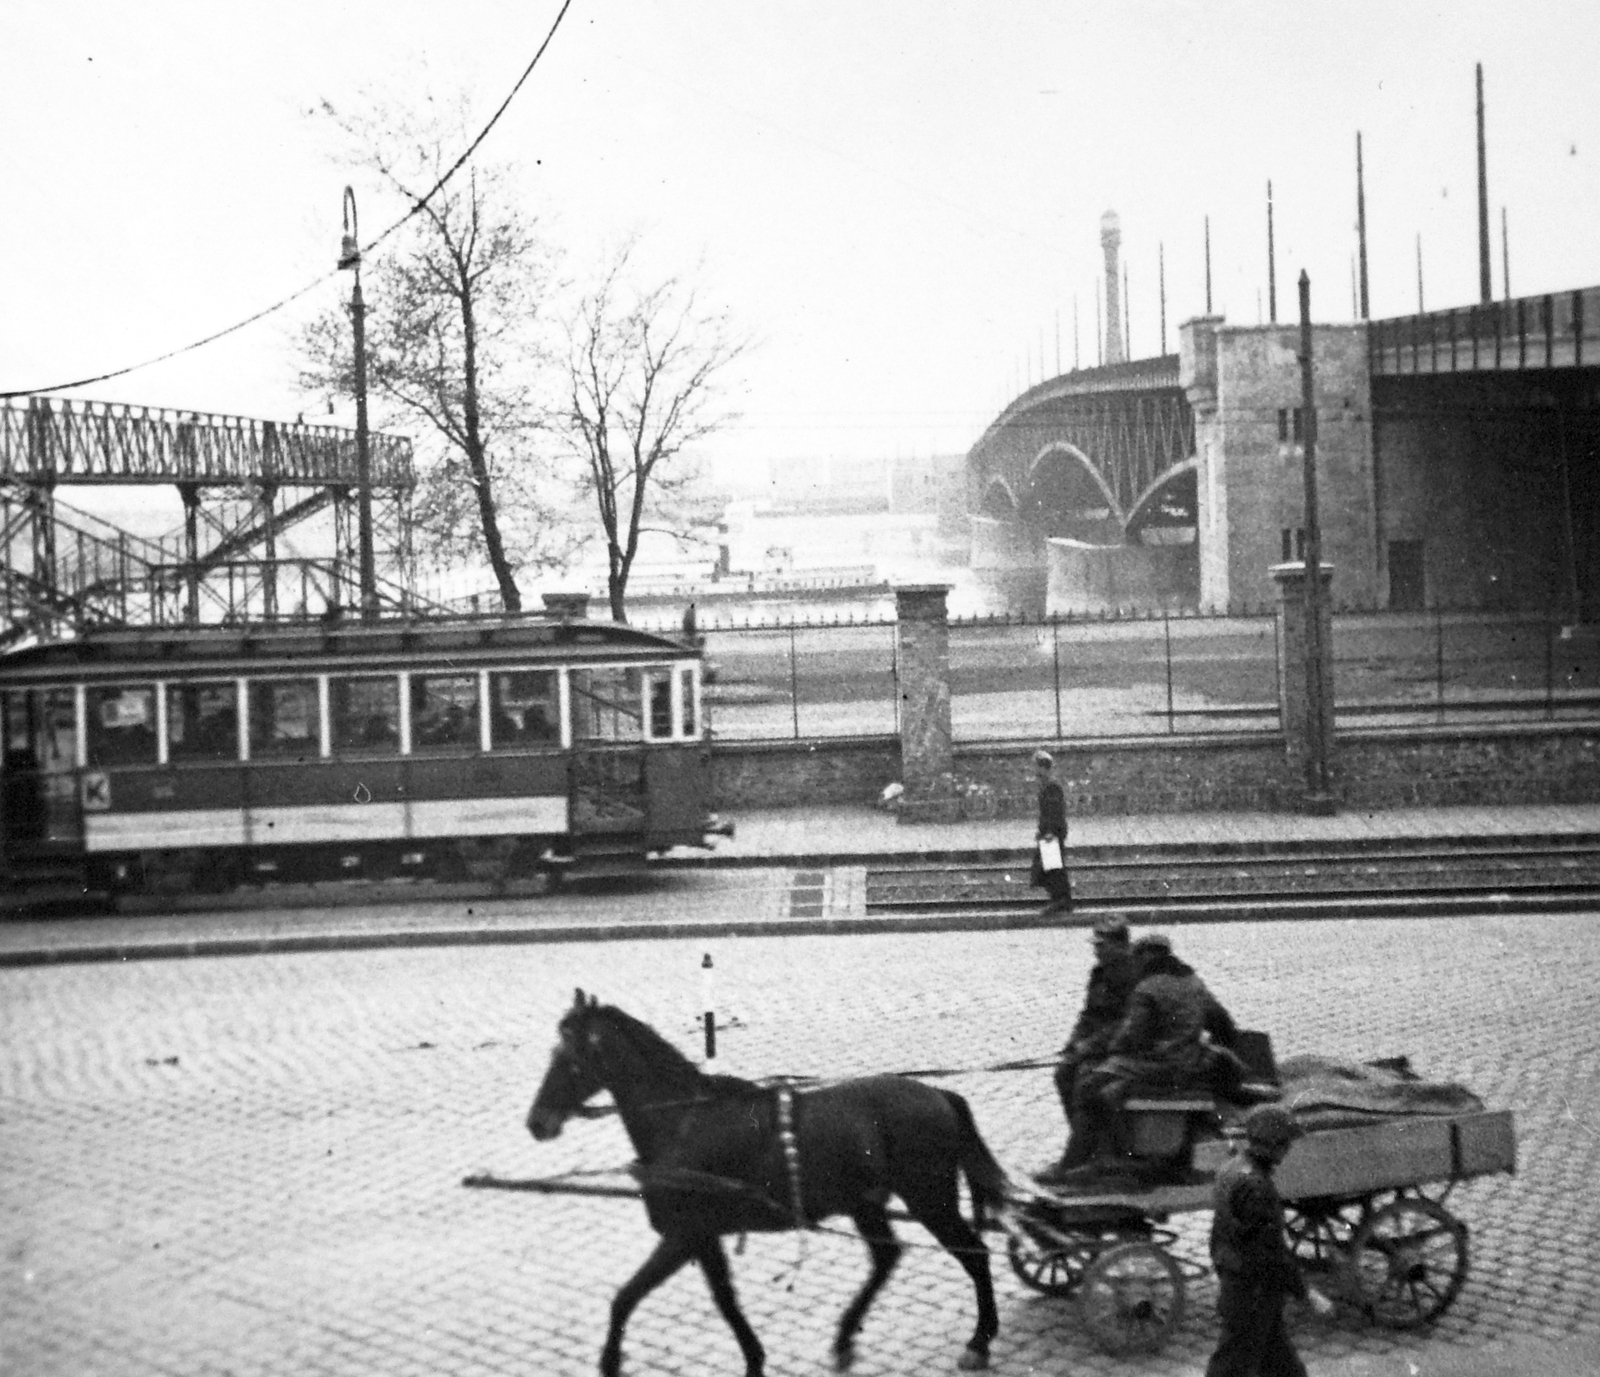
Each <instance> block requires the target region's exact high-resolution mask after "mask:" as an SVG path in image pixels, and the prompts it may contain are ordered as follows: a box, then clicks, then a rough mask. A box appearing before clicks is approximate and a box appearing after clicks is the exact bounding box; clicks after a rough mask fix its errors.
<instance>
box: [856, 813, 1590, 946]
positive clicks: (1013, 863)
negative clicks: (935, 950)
mask: <svg viewBox="0 0 1600 1377" xmlns="http://www.w3.org/2000/svg"><path fill="white" fill-rule="evenodd" d="M1068 866H1069V868H1070V870H1071V873H1072V884H1073V897H1074V900H1075V903H1076V905H1077V907H1078V908H1079V909H1081V910H1088V911H1090V912H1093V913H1096V914H1098V913H1103V912H1117V913H1121V914H1123V915H1125V916H1126V917H1128V918H1130V919H1131V920H1134V921H1145V922H1204V921H1225V920H1228V919H1238V918H1245V919H1248V918H1252V917H1269V916H1280V915H1281V916H1288V915H1291V914H1293V915H1299V916H1307V917H1310V916H1328V917H1339V916H1349V917H1356V916H1372V917H1389V916H1421V915H1425V914H1444V913H1457V912H1481V911H1484V910H1492V911H1496V912H1539V911H1545V910H1550V909H1557V908H1564V909H1570V908H1572V907H1575V906H1576V907H1582V906H1585V905H1590V904H1594V905H1600V835H1593V834H1580V835H1563V836H1553V835H1537V836H1526V837H1496V838H1493V839H1489V840H1482V841H1479V840H1474V839H1465V838H1461V839H1432V838H1430V839H1428V840H1426V841H1407V840H1400V839H1389V838H1384V839H1365V840H1362V841H1359V842H1356V843H1343V842H1341V843H1320V842H1306V841H1300V840H1293V841H1284V842H1279V843H1274V842H1252V843H1247V844H1222V845H1215V844H1206V845H1200V844H1196V845H1194V846H1182V845H1179V846H1166V847H1161V848H1134V847H1096V848H1089V849H1084V850H1078V851H1072V850H1069V854H1068ZM1028 879H1029V877H1028V857H1027V854H1026V853H1012V854H1010V855H996V854H994V853H990V854H988V855H977V854H974V855H971V856H967V857H960V856H949V857H941V858H937V859H935V858H929V859H927V860H919V861H895V862H883V863H877V864H873V865H870V866H869V867H868V869H867V877H866V911H867V913H868V915H880V916H888V915H907V916H909V915H918V916H923V917H933V916H936V915H943V916H945V917H949V918H954V917H956V916H957V915H961V916H963V917H964V918H967V919H970V920H976V919H978V918H980V917H983V916H986V917H988V918H989V919H990V920H992V921H994V922H995V923H996V924H997V925H999V924H1002V923H1007V922H1016V921H1028V920H1030V919H1033V920H1037V919H1038V918H1039V909H1040V907H1041V904H1042V902H1043V895H1042V894H1041V892H1040V891H1038V890H1036V889H1033V888H1031V887H1030V886H1029V883H1028ZM1050 921H1054V922H1059V921H1061V920H1060V919H1059V918H1054V919H1052V920H1050Z"/></svg>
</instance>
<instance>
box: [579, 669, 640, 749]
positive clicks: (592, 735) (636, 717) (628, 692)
mask: <svg viewBox="0 0 1600 1377" xmlns="http://www.w3.org/2000/svg"><path fill="white" fill-rule="evenodd" d="M571 687H572V735H573V737H574V738H575V739H578V740H584V741H638V740H639V739H640V738H641V737H642V736H643V735H644V714H643V712H642V711H641V708H640V701H641V700H640V691H641V686H640V675H639V671H638V670H637V669H613V668H611V667H609V666H608V667H606V668H602V669H575V670H573V671H572V677H571Z"/></svg>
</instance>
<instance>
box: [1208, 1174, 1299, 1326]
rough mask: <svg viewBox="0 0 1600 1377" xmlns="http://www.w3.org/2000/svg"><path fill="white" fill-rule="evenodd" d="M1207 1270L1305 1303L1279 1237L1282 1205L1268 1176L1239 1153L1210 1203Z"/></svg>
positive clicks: (1296, 1270) (1274, 1296)
mask: <svg viewBox="0 0 1600 1377" xmlns="http://www.w3.org/2000/svg"><path fill="white" fill-rule="evenodd" d="M1212 1201H1213V1210H1214V1212H1213V1214H1212V1216H1211V1265H1212V1266H1213V1267H1214V1268H1215V1269H1216V1272H1217V1275H1218V1276H1219V1277H1222V1278H1225V1279H1228V1280H1234V1281H1240V1282H1243V1283H1245V1284H1246V1285H1248V1286H1249V1287H1250V1288H1251V1289H1253V1290H1260V1291H1264V1292H1267V1293H1269V1294H1270V1296H1271V1297H1272V1299H1273V1301H1274V1303H1276V1304H1279V1305H1281V1304H1282V1297H1283V1296H1295V1297H1298V1298H1300V1299H1302V1300H1303V1299H1305V1294H1306V1282H1305V1278H1304V1277H1303V1276H1301V1274H1300V1268H1299V1266H1298V1264H1296V1262H1295V1260H1294V1257H1293V1255H1292V1254H1290V1252H1289V1249H1288V1246H1287V1245H1286V1244H1285V1242H1284V1237H1283V1202H1282V1201H1281V1200H1280V1199H1279V1198H1278V1188H1277V1187H1276V1186H1274V1185H1273V1184H1272V1176H1271V1173H1270V1172H1269V1171H1268V1170H1267V1168H1266V1167H1265V1166H1264V1165H1263V1164H1261V1163H1260V1162H1257V1161H1256V1160H1254V1159H1253V1158H1252V1157H1251V1156H1250V1155H1249V1154H1248V1153H1239V1154H1238V1155H1236V1156H1235V1157H1233V1158H1231V1159H1230V1160H1229V1161H1228V1163H1227V1164H1226V1165H1225V1166H1224V1167H1223V1168H1222V1170H1221V1171H1220V1172H1218V1173H1217V1184H1216V1189H1215V1192H1214V1194H1213V1197H1212Z"/></svg>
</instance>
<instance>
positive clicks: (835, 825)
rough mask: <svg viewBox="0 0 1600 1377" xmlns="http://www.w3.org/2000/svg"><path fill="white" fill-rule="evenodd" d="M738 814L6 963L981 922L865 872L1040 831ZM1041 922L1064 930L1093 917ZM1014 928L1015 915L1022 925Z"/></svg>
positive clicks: (1098, 838)
mask: <svg viewBox="0 0 1600 1377" xmlns="http://www.w3.org/2000/svg"><path fill="white" fill-rule="evenodd" d="M733 821H734V823H735V824H736V833H735V836H734V837H732V838H727V839H723V840H722V841H720V842H719V843H718V845H717V848H716V850H715V851H713V852H711V853H706V852H703V851H697V850H689V849H687V848H685V849H681V850H679V851H677V852H674V853H673V854H672V855H670V856H669V857H667V858H665V859H664V860H663V861H662V862H660V863H659V864H657V865H656V866H655V867H654V868H653V872H652V874H651V875H650V876H649V877H647V878H645V879H643V880H634V881H621V882H611V883H605V882H591V883H586V884H577V885H574V886H573V887H571V888H570V889H568V890H566V891H564V892H562V893H561V894H558V895H556V896H553V897H537V896H535V895H534V894H533V893H532V892H531V888H530V887H527V886H523V887H520V888H519V887H518V886H516V885H513V886H510V887H508V889H507V891H506V892H505V893H503V894H500V895H495V896H484V895H483V894H482V893H481V892H474V891H473V889H472V888H471V887H470V886H464V885H454V886H452V885H433V884H417V885H408V886H402V887H400V888H397V889H396V890H395V891H394V893H393V897H392V899H390V900H388V901H386V902H385V903H383V904H382V905H378V904H373V903H371V902H370V899H371V893H372V891H371V888H370V887H368V886H363V885H361V884H360V883H359V882H356V883H352V884H346V885H339V884H330V885H316V886H304V887H299V886H293V887H286V888H285V891H283V892H281V893H280V894H279V895H276V896H275V895H274V894H273V892H272V891H271V890H266V891H261V890H245V891H240V892H236V893H234V894H231V895H222V896H217V897H216V898H206V899H204V900H200V899H198V898H196V897H194V896H175V898H174V901H173V903H172V906H171V911H166V912H145V913H135V914H123V915H118V916H86V917H50V916H45V915H34V916H28V915H24V916H21V917H15V918H7V919H5V920H4V921H0V967H4V966H22V965H41V964H50V963H54V962H61V961H72V962H82V961H124V960H133V959H151V958H164V957H182V956H236V955H256V954H265V953H269V952H290V951H321V950H339V949H345V950H349V949H358V948H368V947H383V946H447V945H464V944H469V943H477V942H500V943H505V942H551V941H567V942H572V941H602V940H615V939H626V938H657V939H659V938H688V937H715V936H734V935H747V936H754V935H762V936H783V935H804V934H816V933H840V932H866V931H906V932H909V931H936V930H945V929H948V928H953V927H958V926H961V927H973V926H992V925H994V924H993V920H986V919H982V918H979V919H976V920H962V919H958V918H950V917H946V916H944V915H931V916H930V915H918V914H903V915H884V914H879V913H872V914H868V913H867V911H866V906H865V898H864V891H865V872H866V869H867V868H868V867H870V866H872V865H881V864H885V863H893V862H895V861H901V862H915V861H918V860H940V859H974V860H976V859H997V858H1014V859H1017V860H1021V859H1022V858H1024V857H1026V856H1027V854H1028V851H1029V849H1030V847H1031V843H1032V828H1031V826H1030V824H1029V822H1028V820H1027V819H1008V820H1003V821H974V822H964V823H956V824H950V825H939V824H933V823H922V824H907V825H902V824H900V823H899V822H897V821H896V819H895V818H894V817H893V816H892V815H890V814H888V813H884V812H881V811H877V810H873V809H870V808H819V807H811V808H794V809H774V810H768V811H761V812H747V813H742V814H735V815H733ZM1574 835H1577V836H1595V837H1600V804H1585V805H1576V806H1561V807H1556V806H1548V807H1543V806H1542V807H1492V808H1490V807H1470V808H1439V809H1397V810H1389V811H1384V812H1375V813H1363V812H1351V813H1341V814H1336V815H1334V816H1333V817H1307V816H1300V815H1296V814H1277V813H1271V814H1269V813H1204V814H1200V813H1193V814H1158V815H1144V816H1128V817H1090V818H1078V819H1074V820H1073V821H1072V835H1071V841H1070V847H1069V849H1070V851H1072V852H1077V853H1079V854H1080V855H1082V854H1084V853H1086V852H1091V851H1093V850H1095V849H1098V848H1106V847H1118V848H1123V847H1132V848H1135V849H1138V850H1143V851H1159V850H1161V849H1162V848H1172V847H1184V848H1194V847H1203V848H1217V849H1221V850H1229V849H1236V850H1249V849H1257V848H1269V847H1270V848H1277V849H1283V848H1293V847H1295V846H1307V845H1315V844H1319V843H1320V844H1331V843H1337V844H1341V845H1347V846H1349V845H1354V846H1360V845H1362V844H1364V843H1370V844H1373V845H1380V844H1392V843H1393V842H1395V841H1400V842H1404V841H1408V840H1415V841H1416V842H1418V843H1419V844H1421V843H1426V842H1429V841H1432V840H1437V839H1459V838H1489V839H1492V838H1495V837H1507V838H1509V837H1520V838H1528V837H1570V836H1574ZM1419 911H1420V910H1419ZM1230 913H1231V910H1230ZM1256 916H1271V915H1269V914H1257V915H1256ZM1299 916H1304V915H1303V914H1302V915H1299ZM1037 921H1041V922H1048V923H1049V924H1052V925H1059V924H1062V923H1063V922H1065V923H1067V924H1071V923H1074V922H1082V921H1084V919H1083V917H1082V915H1079V916H1077V917H1076V918H1072V917H1068V918H1067V919H1065V920H1063V919H1059V918H1052V919H1048V920H1043V919H1041V920H1037ZM1005 925H1006V926H1015V925H1017V924H1016V920H1009V921H1006V922H1005Z"/></svg>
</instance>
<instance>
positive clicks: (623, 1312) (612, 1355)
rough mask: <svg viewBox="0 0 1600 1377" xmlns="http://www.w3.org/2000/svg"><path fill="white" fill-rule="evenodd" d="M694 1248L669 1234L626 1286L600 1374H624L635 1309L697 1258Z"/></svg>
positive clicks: (615, 1307)
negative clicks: (627, 1331) (625, 1335)
mask: <svg viewBox="0 0 1600 1377" xmlns="http://www.w3.org/2000/svg"><path fill="white" fill-rule="evenodd" d="M694 1252H695V1248H694V1245H693V1244H692V1243H691V1242H690V1241H689V1240H688V1239H686V1238H684V1237H683V1236H682V1235H678V1234H667V1235H665V1236H664V1237H663V1238H662V1240H661V1242H659V1243H658V1244H656V1246H655V1251H654V1252H652V1253H651V1254H650V1256H649V1257H647V1258H646V1259H645V1260H644V1266H642V1267H641V1268H639V1270H638V1271H637V1272H635V1273H634V1274H633V1275H632V1276H631V1277H629V1278H628V1280H627V1281H626V1282H625V1283H624V1284H623V1287H622V1289H621V1290H620V1291H618V1292H617V1294H616V1298H615V1299H614V1300H613V1301H612V1302H611V1328H610V1329H609V1330H608V1331H607V1332H606V1346H605V1347H604V1348H602V1349H601V1350H600V1371H601V1372H602V1373H603V1374H604V1377H617V1374H618V1373H619V1372H621V1371H622V1331H623V1329H624V1327H625V1326H626V1325H627V1323H628V1316H629V1315H631V1314H633V1310H634V1307H635V1306H636V1305H638V1304H639V1302H640V1301H642V1300H643V1299H644V1298H645V1297H646V1296H648V1295H649V1294H650V1293H651V1292H652V1291H654V1290H655V1289H656V1287H658V1286H660V1285H661V1283H662V1282H664V1281H665V1280H666V1279H667V1278H668V1277H670V1276H671V1275H672V1274H673V1273H674V1272H676V1271H677V1270H678V1268H680V1267H682V1266H683V1264H684V1263H686V1262H687V1261H688V1260H689V1259H690V1258H691V1257H693V1256H694Z"/></svg>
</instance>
